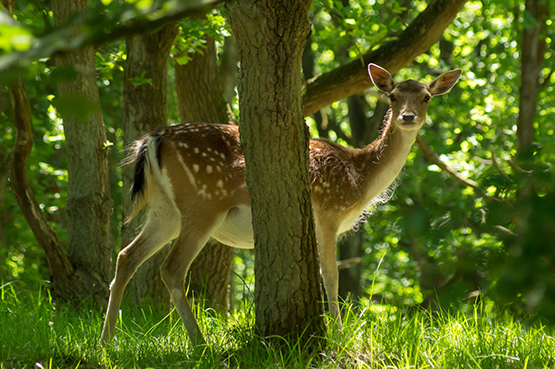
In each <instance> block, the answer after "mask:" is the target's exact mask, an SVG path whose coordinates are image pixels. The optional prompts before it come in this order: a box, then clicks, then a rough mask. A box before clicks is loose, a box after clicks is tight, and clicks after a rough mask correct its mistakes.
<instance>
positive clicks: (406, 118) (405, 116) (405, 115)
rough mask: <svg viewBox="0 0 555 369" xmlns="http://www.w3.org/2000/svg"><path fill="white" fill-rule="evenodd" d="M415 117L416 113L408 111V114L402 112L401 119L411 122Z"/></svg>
mask: <svg viewBox="0 0 555 369" xmlns="http://www.w3.org/2000/svg"><path fill="white" fill-rule="evenodd" d="M415 119H416V115H414V114H411V113H408V114H403V120H404V121H405V122H413V121H414V120H415Z"/></svg>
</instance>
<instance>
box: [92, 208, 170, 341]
mask: <svg viewBox="0 0 555 369" xmlns="http://www.w3.org/2000/svg"><path fill="white" fill-rule="evenodd" d="M172 209H174V208H173V207H172V206H170V207H166V208H164V209H161V208H156V207H155V208H151V209H150V211H149V214H148V219H147V222H146V224H145V226H144V227H143V229H142V231H141V233H140V234H139V235H138V236H137V237H136V238H135V239H134V240H133V241H132V242H131V243H130V244H129V245H128V246H127V247H125V248H124V249H123V250H121V251H120V253H119V254H118V259H117V263H116V275H115V277H114V279H113V281H112V283H111V284H110V298H109V300H108V309H107V311H106V318H105V320H104V327H103V329H102V336H101V340H102V341H103V342H104V343H108V342H109V341H110V339H111V338H112V337H113V335H114V330H115V327H116V321H117V318H118V313H119V309H120V305H121V300H122V297H123V292H124V291H125V287H126V286H127V283H128V282H129V280H130V279H131V277H133V274H135V271H136V270H137V269H138V268H139V267H140V266H141V264H143V263H144V262H145V261H146V260H147V259H148V258H150V257H151V256H152V255H154V254H155V253H156V252H157V251H159V250H160V249H161V248H162V247H163V246H164V245H166V244H167V243H168V242H170V241H171V240H173V239H174V238H175V237H177V235H178V234H179V228H180V221H179V220H178V219H179V218H180V216H179V213H178V212H177V210H172ZM161 210H163V211H161ZM161 214H163V215H161Z"/></svg>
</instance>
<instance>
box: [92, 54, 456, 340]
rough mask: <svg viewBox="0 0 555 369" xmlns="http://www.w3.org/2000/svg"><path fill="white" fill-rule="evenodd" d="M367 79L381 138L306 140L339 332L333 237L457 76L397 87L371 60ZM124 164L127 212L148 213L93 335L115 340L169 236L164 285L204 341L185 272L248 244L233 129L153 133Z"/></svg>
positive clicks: (178, 128)
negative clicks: (217, 250)
mask: <svg viewBox="0 0 555 369" xmlns="http://www.w3.org/2000/svg"><path fill="white" fill-rule="evenodd" d="M368 73H369V75H370V78H371V80H372V82H373V83H374V85H375V86H376V87H377V88H378V89H379V90H380V91H382V92H384V93H386V94H388V95H389V99H390V102H391V107H390V109H389V111H388V113H387V115H386V118H385V120H384V123H383V127H382V129H381V131H380V135H379V138H378V139H376V140H375V141H374V142H372V143H371V144H370V145H368V146H367V147H365V148H363V149H352V148H348V147H343V146H340V145H337V144H334V143H331V142H329V141H326V140H320V139H315V140H311V141H310V178H311V188H312V205H313V209H314V220H315V225H316V237H317V242H318V249H319V255H320V267H321V274H322V279H323V283H324V288H325V290H326V292H327V296H328V300H329V310H330V315H331V317H332V318H333V319H334V320H335V321H336V322H337V324H338V325H339V326H340V325H341V318H340V311H339V304H338V272H337V264H336V239H337V237H338V235H340V234H342V233H344V232H347V231H348V230H350V229H351V228H352V226H353V224H355V223H356V222H357V220H358V219H359V217H360V216H361V214H362V213H363V212H364V210H365V208H366V207H367V205H368V204H369V203H370V202H371V201H372V200H373V199H374V198H376V197H377V196H379V195H380V194H381V193H382V192H384V191H385V190H387V189H388V187H389V186H390V185H391V184H392V183H393V182H394V180H395V179H396V177H397V175H398V174H399V172H400V171H401V170H402V169H403V166H404V165H405V162H406V160H407V156H408V154H409V152H410V149H411V147H412V145H413V143H414V141H415V139H416V136H417V134H418V131H419V130H420V128H421V127H422V125H423V124H424V122H425V118H426V111H427V108H428V102H429V101H430V99H431V98H432V97H433V96H435V95H441V94H444V93H446V92H447V91H449V90H450V89H451V88H452V87H453V85H454V84H455V83H456V82H457V80H458V79H459V77H460V75H461V71H460V70H454V71H451V72H447V73H444V74H442V75H440V76H439V77H437V78H436V79H434V80H433V81H432V82H431V83H430V84H422V83H419V82H416V81H413V80H407V81H404V82H401V83H395V82H394V81H393V79H392V78H391V75H390V74H389V73H388V72H387V71H386V70H385V69H383V68H381V67H379V66H377V65H375V64H370V65H369V66H368ZM128 162H129V163H132V164H134V166H135V177H134V183H133V187H132V198H133V201H134V204H135V212H134V215H133V216H135V215H136V214H137V212H138V211H139V210H140V209H141V208H142V207H144V206H145V205H146V204H148V208H149V212H148V218H147V220H146V223H145V225H144V227H143V229H142V231H141V232H140V234H139V235H138V236H137V237H136V238H135V239H134V240H133V241H132V242H131V243H130V244H129V245H128V246H127V247H125V248H124V249H123V250H121V252H120V253H119V255H118V258H117V265H116V274H115V278H114V280H113V281H112V283H111V286H110V299H109V302H108V310H107V313H106V319H105V322H104V327H103V331H102V337H101V338H102V340H103V341H104V342H108V341H109V340H110V339H111V337H112V336H113V334H114V329H115V325H116V319H117V317H118V312H119V309H120V303H121V299H122V296H123V292H124V290H125V287H126V285H127V283H128V282H129V280H130V279H131V277H132V276H133V274H134V273H135V271H136V270H137V268H138V267H139V266H140V265H141V264H142V263H143V262H144V261H145V260H146V259H148V258H149V257H151V256H152V255H153V254H154V253H156V252H157V251H158V250H160V248H162V247H163V246H164V245H165V244H167V243H168V242H170V241H172V240H174V242H173V244H172V247H171V250H170V252H169V255H168V256H167V258H166V260H165V261H164V263H163V264H162V266H161V275H162V279H163V280H164V282H165V284H166V286H167V288H168V290H169V292H170V296H171V298H172V301H173V303H174V305H175V307H176V310H177V312H178V313H179V315H180V317H181V319H182V321H183V323H184V324H185V327H186V329H187V332H188V334H189V336H190V338H191V339H192V340H193V341H195V342H202V341H203V338H202V334H201V332H200V330H199V327H198V325H197V322H196V320H195V318H194V315H193V313H192V311H191V307H190V305H189V302H188V301H187V297H186V296H185V286H184V281H185V275H186V273H187V271H188V269H189V266H190V265H191V263H192V261H193V260H194V259H195V257H196V255H197V254H198V253H199V251H200V250H201V249H202V248H203V246H204V244H205V243H206V242H207V241H208V239H210V238H211V237H213V238H215V239H217V240H219V241H220V242H222V243H224V244H226V245H229V246H232V247H238V248H247V249H250V248H253V247H254V238H253V231H252V224H251V207H250V198H249V192H248V188H247V185H246V183H245V160H244V157H243V152H242V150H241V142H240V140H239V130H238V127H237V126H233V125H220V124H203V123H185V124H181V125H175V126H171V127H161V128H158V129H156V130H155V131H153V132H151V133H149V134H147V135H146V136H145V137H143V138H142V139H140V140H139V141H137V142H136V143H135V146H134V151H133V152H132V154H131V156H130V158H129V159H128Z"/></svg>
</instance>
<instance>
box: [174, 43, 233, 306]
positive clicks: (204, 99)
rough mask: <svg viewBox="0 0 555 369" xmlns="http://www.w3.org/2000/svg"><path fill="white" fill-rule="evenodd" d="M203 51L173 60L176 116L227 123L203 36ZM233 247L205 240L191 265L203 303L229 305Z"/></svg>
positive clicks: (211, 52) (211, 50)
mask: <svg viewBox="0 0 555 369" xmlns="http://www.w3.org/2000/svg"><path fill="white" fill-rule="evenodd" d="M206 41H207V43H206V49H205V50H204V51H203V53H202V54H201V53H195V54H194V55H193V56H192V60H190V61H189V62H188V63H187V64H185V65H179V64H176V66H175V79H176V83H175V85H176V92H177V101H178V107H179V116H180V118H181V120H182V121H183V122H210V123H227V121H228V119H227V109H226V102H225V100H224V97H223V94H222V88H221V86H220V79H219V76H218V66H217V64H216V60H217V55H216V45H215V43H214V39H213V38H212V37H208V39H207V40H206ZM232 263H233V249H232V248H230V247H228V246H226V245H224V244H222V243H219V242H217V241H215V240H212V241H211V242H208V244H207V245H206V247H205V248H204V249H203V250H202V251H201V253H200V254H199V255H198V256H197V258H196V259H195V261H194V262H193V264H192V266H191V269H190V289H191V290H192V291H194V292H195V293H197V294H199V297H200V298H201V299H204V300H206V302H205V307H211V308H214V309H216V310H219V311H225V310H227V309H228V308H229V297H230V283H231V278H230V277H231V274H230V272H231V266H232Z"/></svg>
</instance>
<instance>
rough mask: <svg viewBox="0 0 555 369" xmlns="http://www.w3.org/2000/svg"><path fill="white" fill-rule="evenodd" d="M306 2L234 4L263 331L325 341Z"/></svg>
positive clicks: (243, 136)
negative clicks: (305, 64)
mask: <svg viewBox="0 0 555 369" xmlns="http://www.w3.org/2000/svg"><path fill="white" fill-rule="evenodd" d="M309 5H310V2H302V1H287V0H282V1H271V0H266V1H253V0H251V1H241V2H235V3H232V4H228V12H229V19H230V24H231V27H232V30H233V32H234V34H235V36H236V39H237V43H238V45H239V50H240V56H241V74H240V77H239V86H238V90H239V97H240V99H239V107H240V111H241V124H240V132H241V141H242V145H243V151H244V154H245V162H246V168H247V185H248V187H249V192H250V197H251V202H252V212H253V229H254V235H255V236H254V239H255V259H256V262H255V277H256V282H255V313H256V321H255V329H256V330H257V331H258V332H259V333H260V334H262V335H264V336H269V335H277V336H287V335H294V336H300V335H302V334H304V336H303V337H304V338H305V339H308V338H309V337H311V336H313V335H316V336H322V333H323V331H324V320H323V317H322V311H323V310H322V303H321V299H322V295H321V290H320V277H319V264H318V257H317V249H316V239H315V235H314V221H313V216H312V207H311V198H310V185H309V177H308V163H309V162H308V139H309V137H308V129H307V127H306V125H305V123H304V120H303V117H302V106H301V85H302V75H301V58H302V51H303V47H304V44H305V42H306V40H307V39H308V37H309V35H310V23H309V20H308V7H309Z"/></svg>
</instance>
